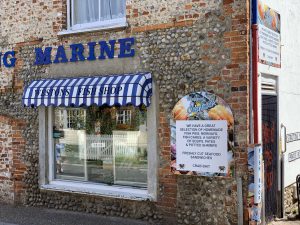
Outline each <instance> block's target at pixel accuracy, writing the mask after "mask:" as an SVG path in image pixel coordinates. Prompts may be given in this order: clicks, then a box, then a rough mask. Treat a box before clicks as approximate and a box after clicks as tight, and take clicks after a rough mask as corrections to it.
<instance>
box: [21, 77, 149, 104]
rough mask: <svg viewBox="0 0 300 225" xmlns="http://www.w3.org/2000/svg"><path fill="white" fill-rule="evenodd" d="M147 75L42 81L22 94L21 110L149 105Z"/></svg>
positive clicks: (33, 83)
mask: <svg viewBox="0 0 300 225" xmlns="http://www.w3.org/2000/svg"><path fill="white" fill-rule="evenodd" d="M151 95H152V78H151V74H150V73H138V74H123V75H110V76H97V77H80V78H62V79H42V80H34V81H32V82H31V83H30V84H29V85H28V86H27V87H26V88H25V90H24V93H23V98H22V99H23V104H24V106H31V107H37V106H41V105H43V106H50V105H53V106H74V107H79V106H90V105H98V106H102V105H108V106H113V105H119V106H124V105H129V104H131V105H134V106H140V105H145V106H149V105H150V98H151Z"/></svg>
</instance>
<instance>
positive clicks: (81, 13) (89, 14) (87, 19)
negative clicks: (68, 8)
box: [73, 0, 99, 25]
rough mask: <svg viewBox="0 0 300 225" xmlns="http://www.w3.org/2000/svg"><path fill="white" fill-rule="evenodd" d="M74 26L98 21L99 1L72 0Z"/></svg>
mask: <svg viewBox="0 0 300 225" xmlns="http://www.w3.org/2000/svg"><path fill="white" fill-rule="evenodd" d="M73 2H74V6H73V7H74V11H73V12H74V21H73V22H74V25H75V24H81V23H91V22H96V21H98V20H99V0H73Z"/></svg>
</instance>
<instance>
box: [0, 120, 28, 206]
mask: <svg viewBox="0 0 300 225" xmlns="http://www.w3.org/2000/svg"><path fill="white" fill-rule="evenodd" d="M24 125H25V123H24V122H22V121H20V120H15V119H12V118H10V117H6V116H0V137H1V138H0V201H4V202H10V203H12V202H21V201H22V198H23V197H24V196H22V195H23V194H24V188H25V186H24V182H23V178H24V173H25V172H26V166H25V163H24V159H23V158H22V156H23V154H24V149H25V140H24V138H23V137H22V130H23V128H24Z"/></svg>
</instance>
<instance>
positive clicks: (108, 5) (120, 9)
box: [100, 0, 125, 20]
mask: <svg viewBox="0 0 300 225" xmlns="http://www.w3.org/2000/svg"><path fill="white" fill-rule="evenodd" d="M100 4H101V5H100V15H101V18H100V20H110V19H116V18H122V17H124V16H125V0H100Z"/></svg>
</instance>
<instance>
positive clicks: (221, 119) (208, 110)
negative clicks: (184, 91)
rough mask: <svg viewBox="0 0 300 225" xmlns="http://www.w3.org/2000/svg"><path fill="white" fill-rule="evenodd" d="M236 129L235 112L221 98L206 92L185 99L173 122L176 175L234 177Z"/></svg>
mask: <svg viewBox="0 0 300 225" xmlns="http://www.w3.org/2000/svg"><path fill="white" fill-rule="evenodd" d="M233 126H234V119H233V114H232V111H231V109H230V107H229V106H228V104H227V103H226V102H225V101H224V100H223V99H221V98H220V97H218V96H216V95H214V94H212V93H208V92H205V91H202V92H195V93H191V94H189V95H186V96H185V97H183V98H182V99H181V100H180V101H179V102H178V103H177V104H176V105H175V107H174V109H173V111H172V119H171V121H170V128H171V170H172V172H174V173H175V174H189V175H200V176H230V175H232V172H233V153H232V149H233Z"/></svg>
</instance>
